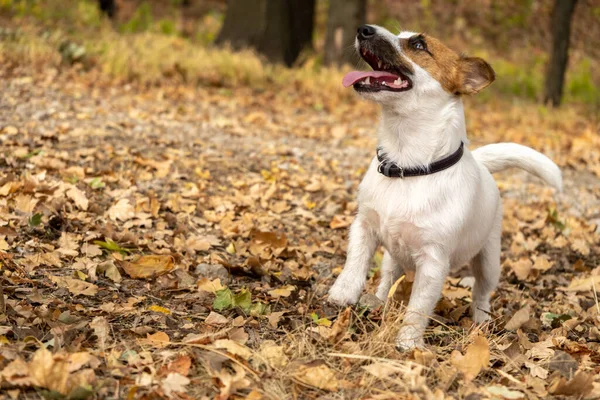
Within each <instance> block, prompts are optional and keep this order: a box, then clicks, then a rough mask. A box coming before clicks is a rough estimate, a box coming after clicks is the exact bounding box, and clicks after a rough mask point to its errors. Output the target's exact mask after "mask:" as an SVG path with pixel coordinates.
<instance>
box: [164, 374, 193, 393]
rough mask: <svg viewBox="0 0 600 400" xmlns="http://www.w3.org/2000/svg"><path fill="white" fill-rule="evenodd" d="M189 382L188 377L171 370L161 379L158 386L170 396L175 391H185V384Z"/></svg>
mask: <svg viewBox="0 0 600 400" xmlns="http://www.w3.org/2000/svg"><path fill="white" fill-rule="evenodd" d="M189 384H190V380H189V378H186V377H185V376H183V375H181V374H178V373H177V372H171V373H169V375H167V377H166V378H165V379H163V380H162V382H161V384H160V387H161V388H162V390H163V391H164V392H165V394H166V395H167V396H171V394H172V393H173V392H175V393H185V392H186V388H185V387H186V386H187V385H189Z"/></svg>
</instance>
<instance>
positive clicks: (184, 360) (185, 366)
mask: <svg viewBox="0 0 600 400" xmlns="http://www.w3.org/2000/svg"><path fill="white" fill-rule="evenodd" d="M191 367H192V359H191V358H190V357H189V356H187V355H180V356H178V357H177V358H176V359H175V360H173V361H171V362H170V363H168V364H166V365H163V366H162V367H161V368H160V370H159V372H158V374H159V375H161V376H165V375H167V374H169V373H171V372H176V373H178V374H180V375H183V376H188V374H189V373H190V368H191Z"/></svg>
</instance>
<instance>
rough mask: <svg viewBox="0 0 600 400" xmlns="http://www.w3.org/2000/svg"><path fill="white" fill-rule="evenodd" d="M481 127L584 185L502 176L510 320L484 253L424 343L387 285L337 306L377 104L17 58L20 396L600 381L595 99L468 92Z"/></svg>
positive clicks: (14, 135)
mask: <svg viewBox="0 0 600 400" xmlns="http://www.w3.org/2000/svg"><path fill="white" fill-rule="evenodd" d="M467 105H468V106H467V119H468V130H469V134H470V137H471V139H472V143H471V144H470V146H471V147H477V146H480V145H482V144H485V143H489V142H497V141H506V140H511V141H517V142H520V143H523V144H527V145H530V146H533V147H535V148H536V149H538V150H540V151H543V152H544V153H546V154H548V155H549V156H551V157H552V158H553V159H554V160H556V161H557V162H558V163H559V164H560V165H561V167H562V168H563V171H564V178H565V190H564V193H562V194H558V195H557V194H555V193H554V191H553V190H551V189H549V188H546V187H544V186H543V185H541V184H540V182H539V181H538V180H537V179H535V178H532V177H530V176H528V175H526V174H525V173H522V172H518V171H510V172H507V173H505V174H499V175H498V176H497V181H498V185H499V187H500V188H501V190H502V194H503V198H504V200H503V201H504V210H505V217H504V230H503V251H502V264H503V271H504V273H503V275H502V280H501V284H500V286H499V288H498V290H496V292H495V295H494V297H493V312H494V322H493V323H492V324H490V325H489V326H484V327H474V326H473V324H472V321H471V320H470V317H469V313H468V308H469V301H470V283H471V281H472V279H471V278H469V276H468V275H469V274H468V269H463V270H461V271H458V272H457V273H456V274H455V275H454V276H453V277H452V278H451V279H449V280H448V282H447V285H446V288H445V290H444V296H443V299H442V300H441V301H440V303H439V305H438V307H437V310H436V316H435V318H434V321H433V322H432V324H431V328H430V330H429V332H428V334H427V348H426V349H423V350H418V351H415V352H411V353H406V354H404V353H398V352H397V351H396V350H395V349H394V347H393V337H394V335H395V333H396V330H397V328H398V326H399V321H401V318H402V306H401V304H402V302H401V301H402V298H403V297H405V295H406V292H407V291H408V290H409V288H408V287H407V284H406V282H404V281H402V282H400V283H399V284H398V286H397V288H396V292H395V294H394V298H392V299H390V301H389V302H388V304H387V305H385V306H384V305H381V304H378V303H377V302H376V301H375V300H374V299H373V296H372V295H369V294H372V293H373V292H374V287H375V286H376V283H377V280H378V279H379V273H378V271H377V265H378V262H379V260H380V254H379V255H378V256H376V257H375V259H374V262H373V269H372V271H371V275H370V279H369V284H368V287H367V289H366V291H365V293H366V294H365V296H363V298H362V299H361V305H359V306H355V307H351V308H348V309H345V310H344V309H339V308H335V307H332V306H329V305H328V304H327V303H326V301H325V299H326V292H327V289H328V287H329V286H330V285H331V284H332V282H333V279H334V277H335V276H336V274H338V273H339V271H340V269H341V267H342V266H343V263H344V255H345V248H346V244H347V241H346V239H347V227H348V226H349V224H350V223H351V221H352V218H353V215H354V212H355V209H356V202H355V197H354V196H355V192H356V187H357V184H358V183H359V181H360V179H361V176H362V174H363V173H364V171H365V167H366V166H367V165H368V162H369V160H370V158H371V157H372V156H373V152H374V147H375V144H376V141H375V136H374V127H375V125H376V122H377V108H376V107H374V106H373V105H370V104H367V103H364V102H360V101H358V100H356V99H355V98H354V97H353V96H352V95H351V93H347V94H346V93H344V94H342V95H340V94H339V93H336V94H332V93H328V92H327V91H325V92H321V91H317V90H315V91H314V92H313V93H311V92H307V91H306V90H304V89H300V88H298V87H296V86H295V85H293V84H290V85H288V86H278V87H276V88H273V90H252V89H250V88H243V87H238V88H231V87H230V88H194V87H189V86H187V87H186V86H173V87H169V86H163V87H154V88H142V87H136V86H135V85H125V84H116V83H110V82H108V81H104V80H103V79H102V77H101V76H99V75H94V73H89V74H82V75H81V74H79V73H78V72H76V71H74V70H71V69H65V70H63V71H61V72H60V73H59V72H58V71H57V70H56V69H53V68H46V69H43V68H42V69H41V70H38V71H37V72H36V71H34V70H31V69H29V68H24V67H20V66H18V65H14V64H13V65H10V66H7V65H4V66H2V67H1V68H0V144H1V146H0V149H1V158H0V170H1V171H2V173H1V174H0V266H1V271H0V272H1V275H0V279H1V280H0V282H1V284H2V291H3V295H4V302H3V303H2V304H0V305H1V306H2V309H1V310H0V311H1V312H2V314H1V317H0V393H1V394H0V398H6V399H8V398H12V399H14V398H40V397H42V396H46V397H48V396H51V397H52V398H66V397H69V396H70V397H71V398H85V397H88V396H89V397H92V398H114V399H116V398H128V399H134V398H143V399H152V398H162V397H164V398H174V399H213V398H216V399H235V398H250V399H261V398H264V399H312V398H344V399H353V398H362V399H398V398H406V399H444V398H469V399H479V398H498V399H502V398H507V399H519V398H527V399H535V398H543V399H548V398H562V397H564V396H576V397H578V398H581V397H583V398H598V397H600V378H599V375H598V374H599V373H600V367H599V366H598V363H599V362H600V306H599V303H598V299H597V297H596V295H595V294H596V290H600V268H599V260H600V244H599V243H600V232H599V229H598V225H599V223H600V200H599V198H600V183H599V179H598V177H599V176H600V136H599V135H598V133H599V132H598V125H597V124H598V120H597V119H596V120H595V121H594V120H593V119H592V118H589V117H586V116H584V115H583V114H580V113H578V112H577V111H575V110H569V109H568V108H567V109H566V110H561V111H558V112H548V111H547V110H545V109H543V108H538V107H537V106H536V105H534V104H528V103H525V104H518V103H515V104H513V103H511V102H509V101H507V100H499V99H492V100H488V101H486V102H485V103H477V102H474V101H473V100H469V101H468V102H467Z"/></svg>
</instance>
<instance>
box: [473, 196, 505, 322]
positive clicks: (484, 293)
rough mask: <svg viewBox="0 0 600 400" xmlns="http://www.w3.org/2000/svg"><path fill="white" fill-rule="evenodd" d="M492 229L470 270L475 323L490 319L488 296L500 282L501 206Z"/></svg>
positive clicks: (500, 205)
mask: <svg viewBox="0 0 600 400" xmlns="http://www.w3.org/2000/svg"><path fill="white" fill-rule="evenodd" d="M495 218H496V219H495V221H494V227H493V228H492V231H491V232H490V235H489V237H488V240H487V243H486V244H485V246H483V249H481V251H480V252H479V254H477V255H476V256H475V257H474V258H473V262H472V263H471V268H472V271H473V275H474V276H475V284H474V285H473V303H472V304H471V311H472V313H473V321H475V322H476V323H481V322H484V321H485V320H488V319H490V296H491V294H492V291H493V290H494V289H496V286H498V281H499V280H500V238H501V235H502V204H499V205H498V209H497V210H496V217H495Z"/></svg>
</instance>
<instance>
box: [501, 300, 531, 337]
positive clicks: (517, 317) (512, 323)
mask: <svg viewBox="0 0 600 400" xmlns="http://www.w3.org/2000/svg"><path fill="white" fill-rule="evenodd" d="M530 314H531V307H529V304H528V305H526V306H525V307H523V308H521V309H520V310H519V311H517V312H516V313H515V314H514V315H513V316H512V317H511V319H510V320H509V321H508V322H507V323H506V326H505V327H504V329H506V330H509V331H516V330H517V329H519V328H520V327H522V326H523V325H525V324H526V323H527V321H529V318H531V317H530Z"/></svg>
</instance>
